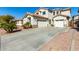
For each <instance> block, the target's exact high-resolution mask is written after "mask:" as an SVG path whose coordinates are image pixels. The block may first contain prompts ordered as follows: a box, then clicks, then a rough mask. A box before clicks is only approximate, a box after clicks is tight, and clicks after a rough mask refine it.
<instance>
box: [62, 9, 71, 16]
mask: <svg viewBox="0 0 79 59" xmlns="http://www.w3.org/2000/svg"><path fill="white" fill-rule="evenodd" d="M61 15H67V16H71V14H70V10H66V11H62V12H61Z"/></svg>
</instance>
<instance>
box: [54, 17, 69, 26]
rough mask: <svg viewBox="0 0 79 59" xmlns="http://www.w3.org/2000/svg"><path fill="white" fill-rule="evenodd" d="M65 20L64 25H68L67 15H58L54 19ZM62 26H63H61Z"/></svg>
mask: <svg viewBox="0 0 79 59" xmlns="http://www.w3.org/2000/svg"><path fill="white" fill-rule="evenodd" d="M61 19H62V20H63V23H64V25H65V26H68V20H67V19H66V17H63V16H57V17H55V18H54V19H53V20H54V21H56V20H59V21H60V20H61ZM54 25H55V24H54ZM56 25H60V24H59V23H58V24H56ZM60 27H61V26H60Z"/></svg>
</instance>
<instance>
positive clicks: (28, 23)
mask: <svg viewBox="0 0 79 59" xmlns="http://www.w3.org/2000/svg"><path fill="white" fill-rule="evenodd" d="M23 27H25V28H30V27H32V24H31V22H26V23H25V24H24V25H23Z"/></svg>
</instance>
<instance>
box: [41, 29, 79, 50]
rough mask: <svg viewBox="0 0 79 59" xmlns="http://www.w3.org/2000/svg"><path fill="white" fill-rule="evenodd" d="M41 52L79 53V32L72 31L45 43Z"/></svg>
mask: <svg viewBox="0 0 79 59" xmlns="http://www.w3.org/2000/svg"><path fill="white" fill-rule="evenodd" d="M40 51H79V32H78V31H76V30H75V29H70V30H69V31H67V32H62V33H60V34H59V35H57V36H56V37H54V38H53V39H51V40H50V41H49V42H47V43H45V44H44V45H43V47H42V48H40Z"/></svg>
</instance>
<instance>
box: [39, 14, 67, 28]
mask: <svg viewBox="0 0 79 59" xmlns="http://www.w3.org/2000/svg"><path fill="white" fill-rule="evenodd" d="M52 21H53V25H54V27H67V26H68V19H67V16H63V15H58V16H55V17H53V20H52ZM48 24H49V21H48V20H38V27H47V26H48Z"/></svg>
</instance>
